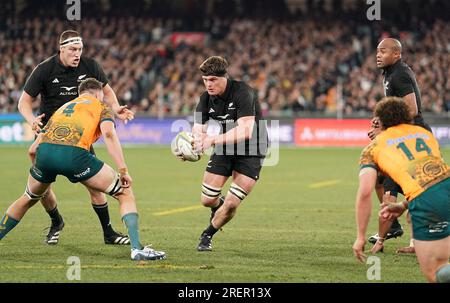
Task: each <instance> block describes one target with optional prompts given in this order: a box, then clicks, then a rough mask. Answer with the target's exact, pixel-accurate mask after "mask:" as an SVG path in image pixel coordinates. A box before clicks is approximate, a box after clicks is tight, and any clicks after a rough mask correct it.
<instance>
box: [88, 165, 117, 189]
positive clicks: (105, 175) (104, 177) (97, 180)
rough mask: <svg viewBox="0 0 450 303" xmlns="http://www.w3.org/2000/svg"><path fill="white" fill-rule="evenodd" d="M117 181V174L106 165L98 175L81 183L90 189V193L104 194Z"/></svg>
mask: <svg viewBox="0 0 450 303" xmlns="http://www.w3.org/2000/svg"><path fill="white" fill-rule="evenodd" d="M116 179H117V173H116V172H115V171H114V169H113V168H112V167H111V166H109V165H108V164H106V163H105V164H104V165H103V166H102V168H101V169H100V171H99V172H98V173H97V174H95V175H94V176H92V177H91V178H89V179H87V180H85V181H81V183H82V184H83V185H84V186H86V187H87V188H88V190H89V192H99V191H100V192H102V193H104V192H105V191H106V190H107V189H108V188H109V187H110V186H111V184H112V183H113V182H114V181H115V180H116Z"/></svg>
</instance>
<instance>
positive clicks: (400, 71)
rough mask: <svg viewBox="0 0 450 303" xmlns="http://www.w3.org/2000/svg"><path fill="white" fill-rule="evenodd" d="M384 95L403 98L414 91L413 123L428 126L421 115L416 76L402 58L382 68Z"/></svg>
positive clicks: (420, 101)
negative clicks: (415, 108) (414, 112)
mask: <svg viewBox="0 0 450 303" xmlns="http://www.w3.org/2000/svg"><path fill="white" fill-rule="evenodd" d="M383 76H384V78H383V87H384V95H385V96H387V97H389V96H393V97H400V98H403V97H404V96H406V95H409V94H411V93H414V94H415V95H416V104H417V115H416V116H415V117H414V124H416V125H420V126H425V128H429V126H427V125H426V124H425V122H424V120H423V117H422V98H421V95H420V90H419V86H418V85H417V81H416V77H415V76H414V72H413V71H412V70H411V68H410V67H409V66H408V65H407V64H406V63H404V62H403V61H402V60H398V61H397V62H396V63H394V64H392V65H390V66H387V67H385V68H384V69H383Z"/></svg>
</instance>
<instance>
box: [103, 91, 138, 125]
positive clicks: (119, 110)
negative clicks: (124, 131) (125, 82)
mask: <svg viewBox="0 0 450 303" xmlns="http://www.w3.org/2000/svg"><path fill="white" fill-rule="evenodd" d="M103 93H104V94H105V99H104V100H105V102H106V103H107V104H108V105H109V106H110V107H111V109H112V110H113V111H114V113H115V114H116V116H117V118H119V119H120V120H122V121H124V122H125V123H127V122H128V121H131V120H133V119H134V113H133V112H132V111H131V110H129V109H128V108H127V106H126V105H122V106H121V105H120V104H119V100H117V96H116V93H115V92H114V90H113V89H112V87H111V86H110V85H109V84H106V85H105V86H104V87H103Z"/></svg>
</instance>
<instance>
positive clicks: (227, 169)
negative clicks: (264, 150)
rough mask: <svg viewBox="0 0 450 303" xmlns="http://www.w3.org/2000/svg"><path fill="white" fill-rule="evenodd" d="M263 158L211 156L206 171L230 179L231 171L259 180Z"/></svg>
mask: <svg viewBox="0 0 450 303" xmlns="http://www.w3.org/2000/svg"><path fill="white" fill-rule="evenodd" d="M263 161H264V157H258V156H224V155H216V154H213V155H212V156H211V158H210V159H209V161H208V165H207V166H206V171H207V172H209V173H212V174H216V175H221V176H225V177H230V176H231V175H232V174H233V171H236V172H238V173H240V174H243V175H245V176H247V177H249V178H252V179H253V180H258V179H259V173H260V171H261V168H262V164H263Z"/></svg>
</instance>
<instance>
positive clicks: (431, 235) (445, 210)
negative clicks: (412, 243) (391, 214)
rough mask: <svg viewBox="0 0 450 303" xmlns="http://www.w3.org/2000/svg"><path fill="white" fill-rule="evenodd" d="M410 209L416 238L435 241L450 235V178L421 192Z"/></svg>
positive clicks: (410, 204) (412, 202) (411, 203)
mask: <svg viewBox="0 0 450 303" xmlns="http://www.w3.org/2000/svg"><path fill="white" fill-rule="evenodd" d="M408 209H409V212H410V214H411V221H412V226H413V237H414V239H417V240H421V241H433V240H440V239H444V238H446V237H448V236H450V225H449V224H450V178H447V179H445V180H444V181H441V182H439V183H437V184H435V185H433V186H431V187H430V188H429V189H427V190H426V191H424V192H423V193H421V194H420V195H419V196H417V197H416V198H415V199H413V200H412V201H411V202H410V203H409V206H408Z"/></svg>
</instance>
